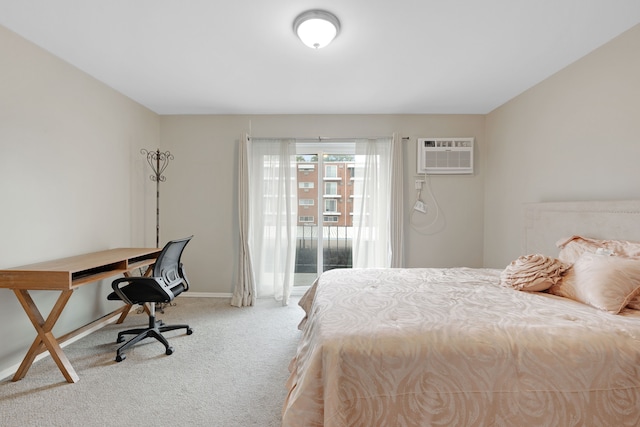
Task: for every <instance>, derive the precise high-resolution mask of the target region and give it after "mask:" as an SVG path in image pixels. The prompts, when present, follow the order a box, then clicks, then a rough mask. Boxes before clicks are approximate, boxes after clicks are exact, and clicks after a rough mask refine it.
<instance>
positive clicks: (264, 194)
mask: <svg viewBox="0 0 640 427" xmlns="http://www.w3.org/2000/svg"><path fill="white" fill-rule="evenodd" d="M248 148H249V149H248V150H247V157H248V166H249V188H248V194H249V196H248V198H249V205H250V210H249V224H250V225H249V233H248V242H249V244H248V246H249V250H250V253H251V262H252V264H253V271H254V276H255V284H256V285H255V286H256V292H257V296H258V297H262V296H273V297H274V298H276V299H277V300H278V301H282V304H283V305H287V304H288V303H289V296H290V294H291V288H292V287H293V278H294V267H295V255H296V225H297V223H296V221H297V208H298V206H297V185H296V150H295V140H292V139H286V140H272V139H255V138H252V139H251V140H250V141H249V143H248Z"/></svg>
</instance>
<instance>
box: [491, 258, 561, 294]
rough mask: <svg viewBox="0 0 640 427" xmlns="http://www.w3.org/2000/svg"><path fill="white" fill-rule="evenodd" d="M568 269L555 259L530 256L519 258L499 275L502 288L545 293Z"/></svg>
mask: <svg viewBox="0 0 640 427" xmlns="http://www.w3.org/2000/svg"><path fill="white" fill-rule="evenodd" d="M568 268H569V265H568V264H565V263H563V262H561V261H559V260H557V259H555V258H551V257H548V256H545V255H540V254H532V255H525V256H521V257H519V258H518V259H517V260H515V261H512V262H511V264H509V265H508V266H507V268H505V269H504V270H503V271H502V273H500V284H501V285H502V286H505V287H508V288H513V289H517V290H520V291H531V292H536V291H538V292H539V291H545V290H547V289H549V287H551V286H552V285H554V284H556V283H557V282H558V281H559V280H560V278H561V276H560V275H561V274H562V273H563V272H565V271H566V270H567V269H568Z"/></svg>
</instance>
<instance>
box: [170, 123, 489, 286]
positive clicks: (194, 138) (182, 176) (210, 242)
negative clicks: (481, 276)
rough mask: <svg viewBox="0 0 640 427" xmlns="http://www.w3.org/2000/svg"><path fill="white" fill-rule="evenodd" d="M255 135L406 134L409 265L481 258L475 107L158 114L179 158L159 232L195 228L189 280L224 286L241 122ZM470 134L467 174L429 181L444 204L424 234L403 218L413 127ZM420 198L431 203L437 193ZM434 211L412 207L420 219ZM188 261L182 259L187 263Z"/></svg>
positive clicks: (231, 268)
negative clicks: (471, 160) (445, 111)
mask: <svg viewBox="0 0 640 427" xmlns="http://www.w3.org/2000/svg"><path fill="white" fill-rule="evenodd" d="M249 130H251V133H252V135H253V136H255V137H277V136H292V137H311V138H313V137H318V136H325V137H357V136H383V135H392V134H393V132H394V131H395V132H398V133H401V135H402V136H405V137H409V138H410V140H409V141H405V147H404V160H405V171H404V181H405V185H404V197H405V210H406V215H405V216H406V218H405V219H406V222H407V225H406V227H405V245H406V246H405V247H406V265H407V266H409V267H435V266H461V265H466V266H472V267H480V266H481V265H482V242H483V235H482V233H483V215H482V212H483V197H484V176H485V173H486V171H485V167H484V152H485V138H484V134H483V133H484V116H480V115H397V116H396V115H381V116H371V115H319V116H318V115H316V116H313V115H283V116H163V117H162V118H161V131H160V134H161V139H162V146H163V147H165V148H171V152H172V154H174V156H175V160H174V161H173V163H172V164H171V165H170V168H171V169H169V168H167V174H166V175H167V181H166V182H165V183H163V184H162V185H163V187H162V188H163V190H162V198H163V200H166V201H165V202H163V203H162V209H161V212H162V220H161V221H162V223H163V224H166V226H164V225H163V229H162V230H163V231H162V234H163V238H166V239H171V238H175V237H178V236H181V235H187V234H195V236H196V237H195V238H194V240H193V242H192V243H191V244H190V245H192V246H191V248H190V249H191V251H190V252H189V253H188V254H186V255H187V258H186V259H187V260H188V261H189V264H188V274H189V278H190V280H191V284H192V290H193V291H197V292H214V293H230V292H231V291H232V289H233V284H234V281H235V274H236V270H237V252H238V250H237V248H238V232H237V230H238V223H237V196H236V195H237V184H236V175H237V166H236V159H237V150H238V139H239V137H240V135H241V134H242V132H244V131H247V132H248V131H249ZM440 136H474V137H475V138H476V143H477V147H478V148H477V150H476V158H475V160H476V173H475V174H474V175H473V176H464V175H458V176H451V175H449V176H434V177H432V178H431V187H432V189H433V193H434V194H435V196H436V198H437V201H438V204H439V206H440V208H441V212H440V216H439V218H438V221H437V224H436V225H437V226H436V227H433V228H431V229H428V230H427V231H429V232H431V234H429V235H423V234H420V233H418V232H417V231H415V230H414V229H413V228H411V227H410V226H409V221H410V214H411V211H412V209H411V208H412V206H413V203H414V201H415V190H414V181H415V179H416V176H415V174H416V147H415V140H416V137H440ZM423 200H424V201H425V202H427V205H428V206H429V209H430V210H431V211H432V212H434V213H435V207H434V203H433V201H432V200H431V199H430V198H429V197H428V196H427V193H426V191H423ZM433 219H434V218H432V217H431V216H429V217H424V216H422V215H421V214H419V215H416V216H415V217H414V220H415V222H416V223H418V224H428V223H430V222H431V221H432V220H433ZM185 265H186V263H185Z"/></svg>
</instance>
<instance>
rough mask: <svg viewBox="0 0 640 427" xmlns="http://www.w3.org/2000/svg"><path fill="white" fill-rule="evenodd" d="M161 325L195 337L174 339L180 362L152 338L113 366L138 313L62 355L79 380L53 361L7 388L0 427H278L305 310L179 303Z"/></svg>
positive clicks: (172, 335) (1, 388)
mask: <svg viewBox="0 0 640 427" xmlns="http://www.w3.org/2000/svg"><path fill="white" fill-rule="evenodd" d="M176 302H177V305H175V306H171V307H167V308H165V310H164V311H165V313H164V314H162V313H158V315H157V318H158V319H162V320H163V321H164V322H165V323H166V324H174V323H188V324H189V325H190V326H191V327H192V328H193V330H194V333H193V334H192V335H186V334H185V332H184V330H181V331H171V332H167V333H166V334H165V336H166V337H167V338H168V339H169V343H170V344H171V345H172V346H173V347H174V350H175V351H174V353H173V354H172V355H170V356H167V355H165V353H164V347H163V346H162V344H160V343H158V342H157V341H156V340H155V339H147V340H144V341H143V342H141V343H138V344H137V345H136V346H134V347H133V348H131V349H130V350H129V351H128V352H127V353H126V359H125V360H124V361H122V362H120V363H117V362H115V353H116V349H117V348H118V346H119V345H120V344H117V343H116V342H115V340H116V336H117V333H118V331H120V330H124V329H128V328H134V327H138V326H144V325H146V323H147V317H146V315H145V314H136V313H135V312H132V313H131V314H129V316H128V317H127V319H126V321H125V322H124V323H123V324H120V325H116V324H110V325H107V326H106V327H104V328H102V329H100V330H98V331H96V332H94V333H92V334H90V335H89V336H87V337H84V338H82V339H80V340H78V341H77V342H74V343H72V344H70V345H68V346H67V347H65V348H64V352H65V354H66V355H67V356H68V358H69V360H70V362H71V364H72V365H73V367H74V368H75V370H76V372H77V373H78V375H79V377H80V380H79V381H78V382H77V383H74V384H70V383H67V382H66V381H65V379H64V377H63V376H62V374H61V373H60V371H59V370H58V368H57V366H56V365H55V363H54V362H53V360H52V359H51V357H46V358H44V359H42V360H40V361H38V362H36V363H35V364H34V365H33V366H32V367H31V369H30V370H29V372H28V373H27V375H26V377H25V378H24V379H22V380H20V381H17V382H12V381H11V379H10V378H6V379H4V380H2V381H1V382H0V426H3V427H24V426H69V427H74V426H83V427H92V426H114V425H135V426H142V427H144V426H214V427H215V426H220V427H235V426H238V427H248V426H259V427H276V426H280V424H281V423H280V418H281V411H282V404H283V402H284V399H285V396H286V394H287V390H286V387H285V383H286V380H287V378H288V376H289V372H288V369H287V368H288V365H289V362H290V361H291V359H292V357H293V356H294V354H295V350H296V346H297V343H298V340H299V338H300V331H299V330H298V329H297V325H298V323H299V322H300V320H301V319H302V316H303V314H304V313H303V311H302V309H301V308H300V307H299V306H298V305H297V302H298V299H297V298H295V299H292V302H291V304H290V305H289V306H287V307H282V306H281V305H280V303H279V302H276V301H274V300H272V299H260V300H258V303H257V304H256V306H255V307H249V308H236V307H231V306H230V305H229V300H228V299H217V298H189V297H181V298H178V299H176Z"/></svg>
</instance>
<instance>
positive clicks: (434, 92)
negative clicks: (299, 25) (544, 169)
mask: <svg viewBox="0 0 640 427" xmlns="http://www.w3.org/2000/svg"><path fill="white" fill-rule="evenodd" d="M307 9H325V10H328V11H331V12H333V13H334V14H335V15H337V16H338V18H339V19H340V21H341V25H342V30H341V33H340V34H339V36H338V38H336V40H334V42H333V43H332V44H331V45H329V46H328V47H326V48H323V49H318V50H312V49H310V48H308V47H306V46H304V45H303V44H302V43H301V42H300V40H298V39H297V38H296V36H295V35H294V34H293V30H292V25H293V20H294V18H295V17H296V16H297V15H298V14H299V13H301V12H303V11H305V10H307ZM639 22H640V1H638V0H615V1H614V0H394V1H390V0H387V1H384V0H349V1H344V0H268V1H267V0H227V1H223V0H109V1H105V0H0V24H1V25H3V26H5V27H7V28H9V29H10V30H12V31H14V32H16V33H18V34H20V35H21V36H23V37H24V38H26V39H28V40H30V41H32V42H33V43H35V44H36V45H39V46H41V47H42V48H44V49H46V50H48V51H50V52H52V53H53V54H54V55H56V56H58V57H60V58H62V59H64V60H65V61H67V62H69V63H71V64H73V65H74V66H76V67H78V68H79V69H81V70H83V71H85V72H87V73H88V74H90V75H92V76H94V77H95V78H96V79H98V80H100V81H102V82H104V83H105V84H107V85H108V86H110V87H112V88H114V89H116V90H117V91H119V92H121V93H123V94H124V95H126V96H128V97H130V98H132V99H134V100H135V101H137V102H139V103H140V104H142V105H144V106H146V107H148V108H149V109H151V110H153V111H155V112H156V113H159V114H425V113H436V114H439V113H442V114H444V113H454V114H463V113H464V114H484V113H488V112H490V111H491V110H493V109H495V108H496V107H498V106H500V105H501V104H503V103H504V102H506V101H508V100H509V99H511V98H513V97H514V96H516V95H518V94H520V93H522V92H523V91H525V90H526V89H528V88H529V87H531V86H533V85H535V84H536V83H538V82H540V81H542V80H544V79H545V78H547V77H548V76H550V75H551V74H553V73H555V72H557V71H559V70H560V69H562V68H564V67H565V66H567V65H569V64H570V63H572V62H574V61H575V60H577V59H579V58H580V57H582V56H584V55H586V54H587V53H589V52H590V51H592V50H594V49H595V48H597V47H598V46H601V45H602V44H604V43H606V42H607V41H609V40H611V39H612V38H614V37H616V36H617V35H619V34H621V33H622V32H624V31H626V30H627V29H629V28H631V27H632V26H634V25H636V24H638V23H639Z"/></svg>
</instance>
